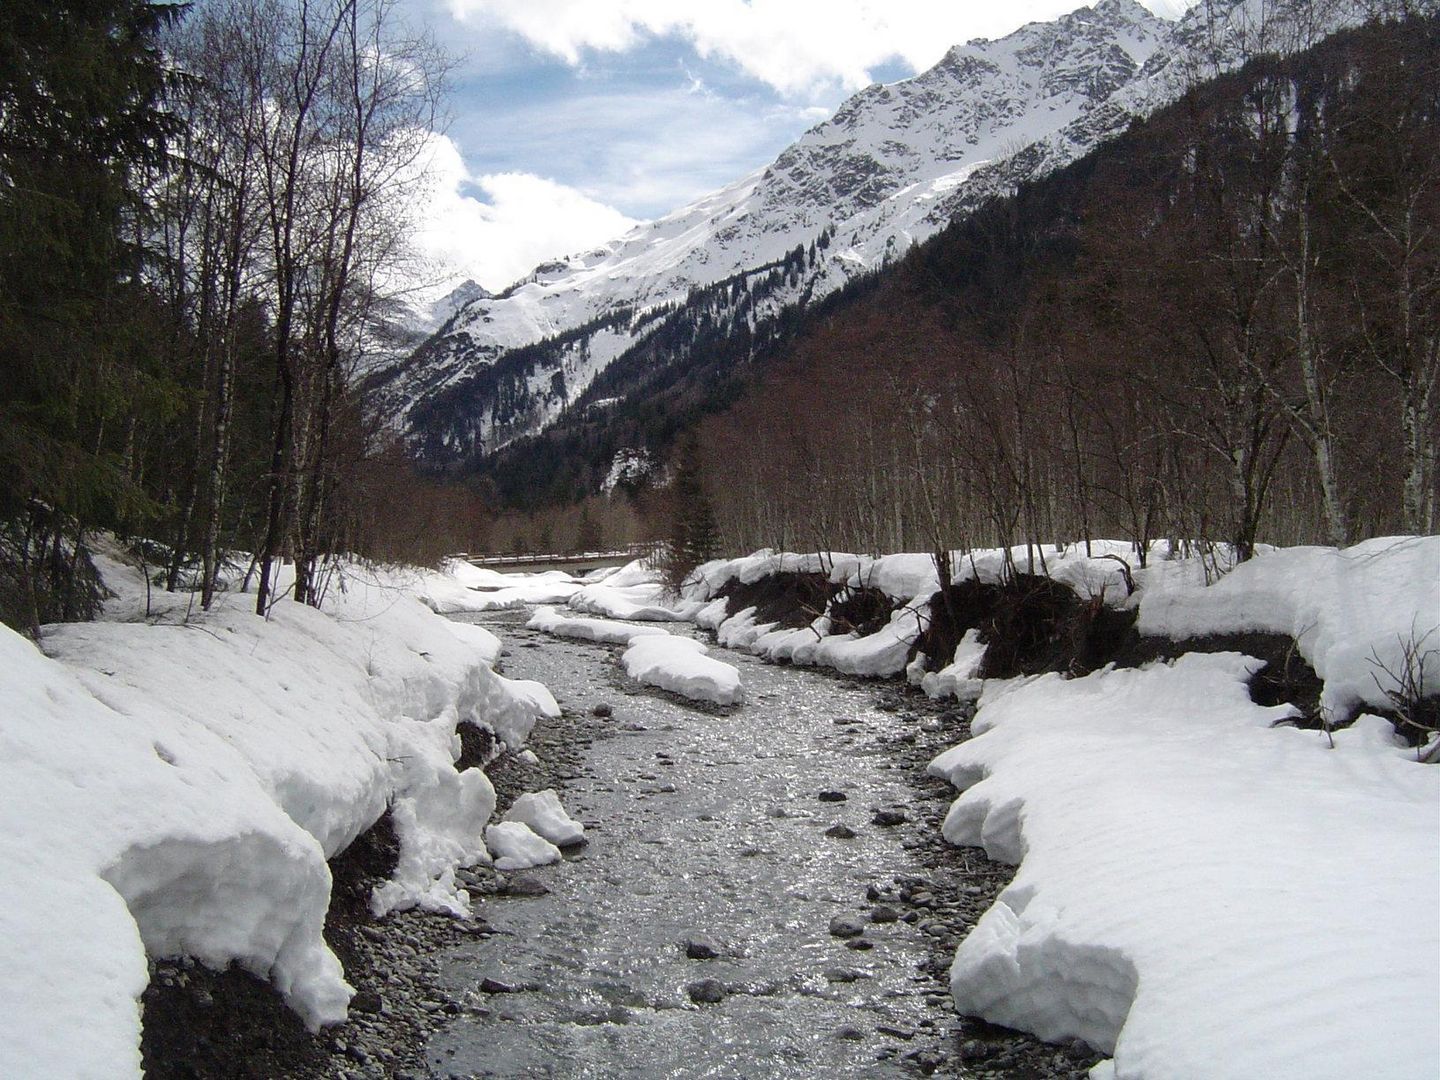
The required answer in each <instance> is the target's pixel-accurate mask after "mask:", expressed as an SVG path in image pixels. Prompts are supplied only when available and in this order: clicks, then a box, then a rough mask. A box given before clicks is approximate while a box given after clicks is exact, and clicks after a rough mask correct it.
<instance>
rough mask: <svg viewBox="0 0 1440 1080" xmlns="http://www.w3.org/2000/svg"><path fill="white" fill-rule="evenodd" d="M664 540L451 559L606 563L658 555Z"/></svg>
mask: <svg viewBox="0 0 1440 1080" xmlns="http://www.w3.org/2000/svg"><path fill="white" fill-rule="evenodd" d="M664 546H665V545H664V543H663V542H661V541H646V542H644V543H638V544H628V545H627V546H625V547H623V548H614V549H611V550H609V551H572V552H568V553H564V552H553V551H545V552H538V551H537V552H533V553H530V554H518V555H517V554H515V553H513V552H511V553H505V554H502V553H500V552H468V551H461V552H456V553H455V554H453V555H451V556H449V557H450V558H452V559H459V560H461V561H463V562H468V563H470V564H471V565H472V566H491V567H494V566H535V565H544V564H547V563H575V562H604V561H606V560H610V559H625V560H626V561H629V560H632V559H644V558H649V557H652V556H654V555H656V554H658V553H659V552H660V551H661V550H662V549H663V548H664Z"/></svg>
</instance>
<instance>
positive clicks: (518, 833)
mask: <svg viewBox="0 0 1440 1080" xmlns="http://www.w3.org/2000/svg"><path fill="white" fill-rule="evenodd" d="M485 843H487V844H489V845H490V854H491V855H493V856H494V857H495V869H497V870H529V869H530V868H531V867H532V866H546V865H548V864H550V863H555V862H559V861H560V860H561V858H563V856H562V855H561V854H560V849H559V848H558V847H556V846H555V845H554V844H552V843H551V842H550V841H549V840H546V839H545V838H544V837H543V836H540V835H539V834H537V833H536V832H535V831H534V830H533V829H531V828H530V826H529V825H526V824H525V823H524V822H522V821H501V822H499V823H497V824H495V825H490V826H487V827H486V829H485Z"/></svg>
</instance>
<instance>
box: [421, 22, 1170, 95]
mask: <svg viewBox="0 0 1440 1080" xmlns="http://www.w3.org/2000/svg"><path fill="white" fill-rule="evenodd" d="M1194 2H1195V0H1148V6H1150V7H1151V8H1152V9H1155V10H1158V11H1160V12H1161V13H1163V14H1166V15H1171V14H1173V13H1174V11H1175V10H1176V9H1178V8H1183V7H1188V6H1190V4H1191V3H1194ZM449 3H450V9H451V11H452V12H453V13H454V15H455V16H456V17H457V18H460V19H465V18H468V17H472V16H476V17H479V18H481V19H485V20H489V21H491V22H493V23H498V24H499V25H501V26H503V27H505V28H506V29H509V30H511V31H514V32H516V33H518V34H520V35H522V36H523V37H524V38H525V39H526V40H528V41H529V42H530V43H531V44H533V45H535V46H536V47H538V48H540V49H543V50H545V51H546V52H549V53H551V54H553V55H555V56H558V57H561V58H562V59H564V60H565V61H567V62H568V63H571V64H579V63H580V61H581V58H582V53H583V52H584V51H585V50H587V49H589V50H597V51H602V52H623V51H625V50H627V49H629V48H631V47H632V46H634V45H636V44H638V43H639V42H640V41H641V40H642V39H643V38H644V37H645V36H646V35H653V36H675V37H678V38H681V39H683V40H685V41H688V42H689V43H690V44H691V45H692V46H693V47H694V48H695V50H696V51H697V52H698V53H699V54H700V55H701V56H704V57H707V58H718V59H722V60H725V61H728V62H730V63H732V64H734V65H736V66H737V67H739V68H740V69H741V70H743V71H745V72H746V73H748V74H749V75H751V76H753V77H755V78H757V79H759V80H761V81H762V82H765V83H768V84H769V85H770V86H772V87H774V88H775V89H776V90H777V91H779V92H780V93H782V94H786V95H789V96H792V97H803V96H806V95H808V94H813V93H817V92H820V91H822V90H824V89H826V88H833V87H834V86H835V85H837V84H838V85H840V86H842V87H844V88H847V89H855V88H858V87H860V86H864V85H865V84H867V83H869V82H871V81H872V79H871V75H870V73H871V71H872V70H874V69H875V68H877V67H878V66H880V65H881V64H885V63H887V62H892V61H896V60H899V61H901V62H902V63H904V64H905V65H907V66H908V67H910V68H911V69H912V70H915V71H919V70H922V69H924V68H927V67H929V66H931V65H932V64H934V63H935V62H937V61H938V60H939V59H940V57H941V56H943V55H944V53H945V50H946V49H948V48H949V47H950V46H952V45H955V44H957V43H960V42H964V41H968V40H969V39H971V38H974V37H1000V36H1003V35H1004V34H1007V33H1009V32H1010V31H1012V30H1014V29H1015V28H1016V27H1018V26H1020V25H1021V24H1022V23H1025V22H1030V21H1034V20H1041V19H1053V18H1055V17H1056V16H1057V15H1060V14H1063V13H1064V12H1067V11H1072V10H1074V9H1075V8H1076V7H1079V6H1081V5H1080V3H1078V2H1077V0H1008V2H1006V3H994V2H993V0H687V2H684V3H680V2H677V0H449Z"/></svg>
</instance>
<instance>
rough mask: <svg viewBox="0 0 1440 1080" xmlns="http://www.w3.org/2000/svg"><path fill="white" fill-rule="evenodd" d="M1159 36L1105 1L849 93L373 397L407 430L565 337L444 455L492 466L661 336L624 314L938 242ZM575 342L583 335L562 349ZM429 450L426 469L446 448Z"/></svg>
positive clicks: (827, 280) (835, 282) (566, 263)
mask: <svg viewBox="0 0 1440 1080" xmlns="http://www.w3.org/2000/svg"><path fill="white" fill-rule="evenodd" d="M1168 28H1169V24H1167V23H1165V22H1163V21H1162V20H1160V19H1158V18H1156V17H1155V16H1153V15H1151V14H1150V13H1149V12H1148V11H1147V10H1146V9H1145V8H1143V7H1141V6H1140V5H1139V4H1137V3H1135V2H1134V0H1102V2H1101V3H1099V4H1097V5H1096V6H1095V7H1094V8H1087V9H1081V10H1080V11H1077V12H1074V13H1072V14H1071V15H1067V16H1064V17H1063V18H1061V19H1058V20H1056V21H1054V22H1051V23H1034V24H1030V25H1028V26H1026V27H1023V28H1022V29H1020V30H1018V31H1016V32H1015V33H1014V34H1011V35H1010V36H1009V37H1006V38H1004V39H1001V40H999V41H983V40H979V41H974V42H971V43H969V44H967V45H961V46H957V47H956V48H954V49H952V50H951V51H950V52H949V53H948V54H947V55H946V56H945V58H944V59H943V60H942V61H941V62H940V63H939V64H937V65H936V66H935V67H934V68H932V69H931V70H929V71H927V72H925V73H923V74H921V75H918V76H916V77H914V78H912V79H908V80H905V81H903V82H899V83H894V84H891V85H888V86H878V85H877V86H872V87H870V88H868V89H867V90H864V91H862V92H860V93H859V94H857V95H855V96H854V97H853V98H851V99H850V100H849V101H847V102H846V103H845V104H844V105H842V106H841V108H840V109H839V110H838V111H837V112H836V113H835V115H834V116H833V117H831V118H830V119H829V120H827V121H825V122H824V123H821V124H819V125H817V126H816V127H814V128H812V129H811V130H810V131H809V132H807V133H806V134H805V135H804V136H802V137H801V139H800V140H798V141H797V142H796V143H795V144H793V145H792V146H791V147H790V148H788V149H787V150H785V151H784V152H783V153H782V154H781V155H780V156H779V158H777V159H776V161H775V162H774V163H773V164H772V165H771V166H769V167H768V168H766V169H764V170H761V171H759V172H757V173H754V174H752V175H750V176H748V177H745V178H744V179H742V180H740V181H738V182H736V183H735V184H732V185H731V186H730V187H728V188H725V189H724V190H722V191H719V192H716V193H715V194H713V195H711V196H708V197H707V198H705V199H702V200H700V201H699V202H697V203H695V204H693V205H691V206H689V207H686V208H684V209H682V210H680V211H677V212H676V213H673V214H671V215H668V216H667V217H664V218H662V219H660V220H659V221H656V222H653V223H650V224H647V225H642V226H640V227H638V228H636V229H635V230H632V232H630V233H629V234H627V235H626V236H624V237H622V238H620V239H619V240H617V241H616V242H615V243H613V244H611V245H609V246H607V247H605V248H601V249H598V250H596V251H592V252H589V253H587V254H584V255H580V256H577V257H574V258H571V259H568V260H563V261H558V262H554V263H550V264H546V265H544V266H541V267H539V268H537V269H536V271H535V272H534V273H533V274H532V275H531V276H530V277H529V278H527V279H526V280H524V281H522V282H520V283H518V284H517V285H515V286H513V287H512V288H511V289H509V290H507V291H506V292H505V293H504V294H503V295H502V296H500V297H498V298H495V299H479V300H476V301H474V302H472V303H470V304H468V305H466V306H465V307H464V308H462V309H461V310H460V311H459V312H457V314H456V315H455V317H454V318H453V319H451V320H450V321H449V322H448V323H447V324H446V325H445V326H444V327H442V329H441V331H440V333H439V334H437V335H436V336H435V337H434V338H433V339H432V340H431V341H429V342H428V343H427V344H426V345H425V346H424V348H422V349H421V350H420V351H419V352H418V353H417V354H416V355H415V357H414V358H413V359H411V360H409V361H407V362H404V363H401V364H396V365H392V366H391V367H390V368H389V369H388V370H386V371H385V372H384V373H383V374H382V375H381V377H380V378H379V379H378V380H377V382H376V392H377V394H378V395H379V396H380V398H381V400H383V401H384V402H386V403H387V404H388V405H389V406H390V407H391V409H392V410H393V411H395V412H398V413H400V414H402V415H404V416H407V417H408V415H409V414H410V413H412V411H413V409H414V407H415V405H416V404H417V403H419V402H421V401H423V400H425V399H427V398H429V397H430V396H432V395H434V394H436V393H438V392H440V391H442V390H444V389H445V388H447V387H450V386H452V385H454V384H455V383H457V382H460V381H463V380H466V379H469V378H474V377H476V376H477V375H478V374H479V373H480V372H481V371H482V370H483V369H484V368H486V367H488V366H490V365H492V364H494V363H495V361H496V360H498V359H499V358H501V357H502V356H504V355H505V354H506V353H508V352H510V351H511V350H514V349H517V348H522V347H526V346H534V345H536V344H537V343H540V342H543V341H546V340H547V339H553V338H556V337H558V336H561V335H565V336H566V342H565V348H564V349H563V350H553V351H552V355H551V356H550V357H549V360H548V362H545V363H540V364H537V366H536V369H535V373H534V375H535V377H534V378H533V379H532V380H530V381H529V382H528V383H527V385H526V388H525V392H524V393H523V394H521V395H519V397H518V398H517V397H516V396H515V395H514V394H512V395H511V396H510V397H509V398H508V399H507V401H504V402H502V401H499V400H495V399H484V400H481V401H480V402H477V404H478V405H479V406H480V413H479V415H477V416H475V417H474V418H473V419H472V422H471V424H470V434H469V435H468V436H467V440H466V441H467V442H468V440H469V439H473V440H475V444H474V445H463V446H462V445H460V444H454V445H452V446H451V447H450V450H451V452H453V453H457V454H458V453H465V452H469V451H472V450H476V449H483V451H484V452H493V451H494V450H497V449H499V448H500V447H501V446H503V445H505V443H507V442H509V441H511V440H513V439H514V438H518V437H521V436H523V435H525V434H531V433H533V432H535V431H538V430H540V429H541V428H542V427H544V426H545V425H546V424H548V423H549V422H552V421H553V420H554V419H555V417H556V416H558V415H559V413H560V412H561V411H562V410H563V409H564V408H566V407H567V406H568V405H571V404H573V403H574V402H576V401H577V399H578V398H579V397H580V395H581V394H583V393H584V391H585V390H586V389H587V388H588V386H589V383H590V381H591V380H592V379H593V378H594V376H595V375H596V374H598V373H599V371H601V370H603V368H604V367H606V366H607V365H608V364H609V363H610V362H611V361H612V360H614V359H615V358H616V357H618V356H619V355H620V354H621V353H622V352H624V351H625V349H626V348H628V347H629V346H630V345H632V344H633V343H634V342H635V341H636V340H637V339H639V338H643V336H645V334H646V333H647V332H649V331H652V330H653V329H654V328H655V327H656V325H657V322H658V320H656V319H654V318H646V319H644V320H642V323H641V324H640V325H636V326H632V325H631V316H632V314H633V313H636V312H639V313H645V314H653V313H654V312H656V311H657V309H661V308H663V307H665V306H666V305H676V304H679V303H681V302H683V301H684V300H685V298H686V297H687V296H688V295H689V293H690V291H691V290H692V289H694V288H697V287H704V286H709V285H713V284H715V283H717V282H720V281H724V280H727V279H729V278H732V277H734V276H735V275H737V274H740V273H741V272H742V271H747V270H755V269H757V268H761V267H765V266H768V265H773V264H775V263H777V262H780V261H782V260H784V259H785V258H786V256H787V255H790V254H791V253H792V252H793V250H794V249H795V248H796V247H797V245H799V246H808V245H810V244H812V243H815V242H816V241H818V240H819V239H820V237H821V235H822V233H823V234H826V237H827V240H828V245H827V247H826V253H825V257H824V258H819V259H816V260H815V261H814V265H813V266H809V265H807V266H806V267H805V271H804V273H803V275H801V276H800V280H798V281H797V282H796V285H795V288H794V290H793V297H792V299H794V298H798V297H799V296H801V295H802V294H805V295H810V296H816V295H824V294H826V293H828V292H831V291H833V290H834V289H836V288H838V287H839V286H841V285H842V284H844V282H845V281H847V280H849V279H850V278H851V277H854V276H855V275H857V274H860V273H864V272H868V271H870V270H873V269H875V268H877V267H878V266H880V265H883V264H884V263H885V262H886V261H888V260H890V259H893V258H894V257H895V256H896V255H898V254H899V253H902V252H903V251H904V250H905V249H906V248H908V247H909V246H910V245H911V244H912V243H913V242H914V241H916V240H919V239H923V238H924V237H926V236H929V235H932V234H933V233H934V232H935V231H937V230H938V229H939V228H940V227H942V226H943V225H944V223H945V221H946V220H948V217H949V214H948V213H947V212H944V211H943V210H940V209H939V208H940V207H941V205H942V204H943V203H945V202H946V201H947V197H948V196H950V195H951V194H952V193H953V192H955V191H956V190H957V189H958V188H960V187H962V186H965V185H966V182H967V180H968V179H969V178H970V177H971V176H973V175H974V173H975V172H976V170H977V169H980V168H982V167H984V166H985V165H987V164H991V163H995V162H996V161H998V160H1001V159H1005V158H1008V157H1012V156H1013V155H1014V154H1015V152H1016V151H1017V150H1019V149H1021V148H1023V147H1025V146H1028V145H1031V144H1033V143H1034V142H1035V141H1036V140H1038V139H1040V138H1042V137H1043V136H1045V135H1046V134H1049V133H1052V132H1058V131H1061V130H1063V129H1065V128H1067V127H1070V126H1072V125H1074V124H1076V123H1078V122H1083V121H1084V120H1085V118H1086V117H1088V116H1089V115H1090V114H1091V113H1093V112H1094V111H1095V110H1096V109H1097V108H1099V107H1101V106H1103V104H1104V103H1105V102H1106V101H1107V100H1108V99H1110V98H1111V97H1112V96H1113V95H1114V94H1115V93H1116V92H1117V91H1118V90H1119V89H1120V88H1122V87H1124V86H1126V85H1128V84H1129V83H1130V82H1131V80H1132V79H1133V78H1134V77H1135V76H1136V75H1137V74H1138V73H1139V72H1140V71H1141V70H1142V68H1143V67H1144V65H1145V64H1146V62H1147V61H1149V60H1150V59H1151V58H1152V57H1153V56H1154V55H1155V53H1156V51H1157V49H1159V48H1160V46H1161V44H1162V43H1163V42H1164V41H1165V39H1166V34H1167V33H1168ZM1104 129H1105V130H1107V131H1108V130H1109V125H1104ZM1005 179H1006V181H1008V179H1009V178H1008V174H1007V175H1006V178H1005ZM581 327H590V328H591V329H590V331H588V332H586V333H582V334H580V335H579V336H578V337H576V336H571V335H572V334H573V332H575V331H576V330H577V329H579V328H581ZM557 374H558V375H559V376H560V380H558V381H557V380H556V379H555V376H556V375H557ZM492 381H493V380H492ZM517 406H518V407H519V412H518V413H517V411H516V408H517ZM405 426H407V427H409V428H411V429H412V430H413V429H414V426H415V425H414V424H413V423H412V422H409V421H408V419H407V421H406V424H405ZM425 442H426V446H427V456H428V455H429V454H434V453H436V452H437V451H439V450H440V448H439V447H438V446H437V445H436V441H435V440H434V439H426V440H425Z"/></svg>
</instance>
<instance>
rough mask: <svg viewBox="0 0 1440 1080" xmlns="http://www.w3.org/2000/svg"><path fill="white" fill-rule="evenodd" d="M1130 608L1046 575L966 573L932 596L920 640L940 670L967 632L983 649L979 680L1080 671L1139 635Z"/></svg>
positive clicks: (1101, 661)
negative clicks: (999, 577)
mask: <svg viewBox="0 0 1440 1080" xmlns="http://www.w3.org/2000/svg"><path fill="white" fill-rule="evenodd" d="M1134 626H1135V613H1134V612H1132V611H1118V610H1116V609H1115V608H1111V607H1106V606H1105V604H1104V603H1103V602H1102V600H1101V598H1099V597H1095V598H1091V599H1085V598H1082V597H1081V596H1079V595H1078V594H1076V592H1075V591H1074V590H1073V589H1071V588H1070V587H1069V586H1067V585H1063V584H1061V583H1060V582H1058V581H1055V580H1053V579H1051V578H1048V577H1041V576H1038V575H1033V574H1017V575H1015V576H1014V578H1012V579H1011V580H1009V581H1006V582H1004V583H1000V584H995V583H989V582H981V581H977V580H976V579H974V578H968V579H966V580H965V581H962V582H960V583H958V584H955V585H951V586H950V587H949V588H946V589H943V590H941V591H940V592H937V593H935V594H934V595H933V596H932V597H931V598H930V624H929V626H928V627H926V629H925V632H924V634H923V635H922V636H921V638H920V641H919V643H918V648H919V651H920V652H923V653H924V654H925V655H926V657H927V658H929V661H930V664H931V666H932V668H939V667H943V666H944V665H945V664H946V663H948V662H949V658H950V657H951V656H953V655H954V654H955V646H957V645H958V644H959V643H960V639H961V638H962V637H964V636H965V633H966V632H967V631H968V630H971V629H974V630H976V631H978V632H979V637H980V640H981V641H982V642H984V643H985V644H986V645H988V646H989V648H987V649H986V651H985V660H984V663H983V665H982V667H981V669H980V675H981V677H982V678H987V679H1005V678H1010V677H1012V676H1015V675H1030V674H1037V673H1039V672H1043V671H1063V672H1068V673H1070V674H1085V673H1088V672H1091V671H1095V670H1096V669H1098V668H1101V667H1104V666H1105V665H1106V664H1108V663H1110V662H1111V661H1112V660H1115V659H1116V658H1117V657H1118V656H1119V655H1120V654H1121V653H1122V652H1123V651H1124V650H1125V649H1126V648H1127V647H1129V646H1131V645H1132V643H1133V642H1134V640H1135V639H1136V638H1137V636H1138V635H1136V633H1135V630H1134Z"/></svg>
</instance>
